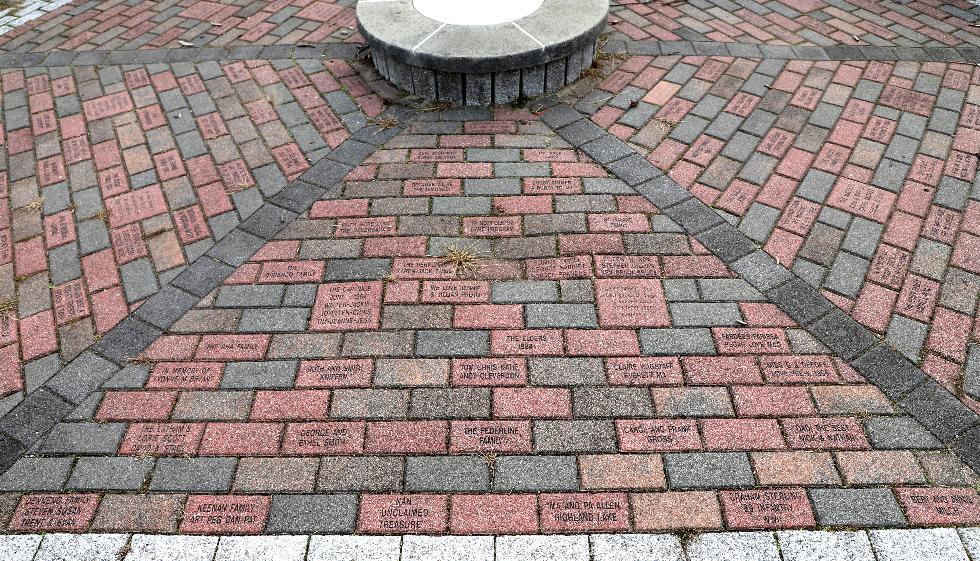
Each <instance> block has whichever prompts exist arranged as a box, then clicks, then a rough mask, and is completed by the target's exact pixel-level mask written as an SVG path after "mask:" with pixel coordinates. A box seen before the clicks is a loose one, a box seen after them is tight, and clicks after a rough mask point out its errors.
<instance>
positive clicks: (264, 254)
mask: <svg viewBox="0 0 980 561" xmlns="http://www.w3.org/2000/svg"><path fill="white" fill-rule="evenodd" d="M298 256H299V240H284V241H275V242H268V243H266V244H265V245H264V246H262V247H261V249H259V250H258V251H257V252H255V255H253V256H252V259H251V261H285V260H289V259H296V257H298Z"/></svg>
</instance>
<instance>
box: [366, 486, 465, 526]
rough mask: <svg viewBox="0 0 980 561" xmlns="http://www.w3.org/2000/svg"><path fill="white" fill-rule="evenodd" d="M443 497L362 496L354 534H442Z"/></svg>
mask: <svg viewBox="0 0 980 561" xmlns="http://www.w3.org/2000/svg"><path fill="white" fill-rule="evenodd" d="M448 514H449V513H448V506H447V504H446V497H445V496H444V495H363V496H362V497H361V506H360V515H359V516H358V521H357V531H358V532H359V533H365V534H439V533H442V532H444V531H445V529H446V522H447V518H448Z"/></svg>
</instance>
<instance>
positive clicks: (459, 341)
mask: <svg viewBox="0 0 980 561" xmlns="http://www.w3.org/2000/svg"><path fill="white" fill-rule="evenodd" d="M415 352H416V354H417V355H418V356H485V355H487V354H489V353H490V332H489V331H455V330H453V331H441V330H438V331H428V330H424V331H418V332H417V334H416V347H415Z"/></svg>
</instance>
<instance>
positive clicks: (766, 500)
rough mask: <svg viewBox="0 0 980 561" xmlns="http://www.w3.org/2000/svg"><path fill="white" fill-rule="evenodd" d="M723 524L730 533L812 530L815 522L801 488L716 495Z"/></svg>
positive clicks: (804, 492) (728, 492) (729, 492)
mask: <svg viewBox="0 0 980 561" xmlns="http://www.w3.org/2000/svg"><path fill="white" fill-rule="evenodd" d="M719 495H720V498H721V504H722V505H723V506H724V509H725V521H726V522H727V523H728V527H729V528H730V529H733V530H750V529H751V530H760V529H776V528H779V529H783V528H813V527H814V526H816V521H815V520H814V518H813V509H812V508H811V507H810V500H809V498H807V494H806V491H804V490H803V489H801V488H788V489H751V490H744V491H743V490H725V491H720V492H719Z"/></svg>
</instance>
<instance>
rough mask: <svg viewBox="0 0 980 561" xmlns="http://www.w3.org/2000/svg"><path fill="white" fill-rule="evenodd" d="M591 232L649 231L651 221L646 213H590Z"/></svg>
mask: <svg viewBox="0 0 980 561" xmlns="http://www.w3.org/2000/svg"><path fill="white" fill-rule="evenodd" d="M589 231H590V232H630V233H635V232H649V231H650V221H649V219H648V218H647V216H646V215H645V214H637V213H615V214H590V215H589Z"/></svg>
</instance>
